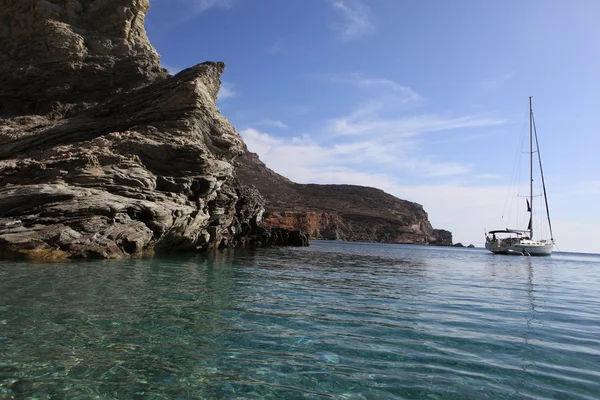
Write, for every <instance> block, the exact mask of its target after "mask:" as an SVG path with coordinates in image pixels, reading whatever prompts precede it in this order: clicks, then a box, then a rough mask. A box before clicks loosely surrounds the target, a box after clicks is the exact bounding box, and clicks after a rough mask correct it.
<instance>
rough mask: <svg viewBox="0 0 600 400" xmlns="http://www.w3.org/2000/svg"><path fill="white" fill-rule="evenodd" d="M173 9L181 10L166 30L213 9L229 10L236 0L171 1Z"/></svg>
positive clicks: (167, 25)
mask: <svg viewBox="0 0 600 400" xmlns="http://www.w3.org/2000/svg"><path fill="white" fill-rule="evenodd" d="M169 2H172V3H173V7H176V9H177V10H180V12H179V13H178V16H177V17H175V19H173V20H172V21H170V22H168V23H167V24H166V25H165V26H166V28H173V27H176V26H178V25H181V24H183V23H185V22H187V21H189V20H190V19H192V18H194V17H195V16H197V15H198V14H201V13H203V12H205V11H208V10H210V9H213V8H222V9H229V8H231V7H232V6H233V2H234V0H169Z"/></svg>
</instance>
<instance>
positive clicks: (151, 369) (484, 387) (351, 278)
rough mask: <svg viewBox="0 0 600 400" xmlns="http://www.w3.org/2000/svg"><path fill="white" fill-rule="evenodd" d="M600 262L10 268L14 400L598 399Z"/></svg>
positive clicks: (398, 249)
mask: <svg viewBox="0 0 600 400" xmlns="http://www.w3.org/2000/svg"><path fill="white" fill-rule="evenodd" d="M598 283H600V257H598V256H594V255H573V254H558V255H557V256H556V257H555V256H553V257H552V258H547V259H538V258H530V257H499V256H493V255H488V254H487V253H485V252H483V251H480V250H477V249H437V248H428V247H421V246H401V245H398V246H395V245H367V244H349V243H323V242H316V243H314V244H313V245H312V246H311V247H309V248H299V249H293V248H290V249H258V250H239V251H222V252H217V253H215V254H213V255H210V256H199V257H194V258H182V259H154V260H129V261H118V262H107V261H104V262H90V263H71V264H53V265H50V266H48V265H36V264H23V263H3V264H2V265H0V399H20V398H28V397H31V398H39V399H50V398H57V399H67V398H68V399H87V398H97V399H163V398H164V399H197V398H233V399H236V398H237V399H250V398H256V399H262V398H285V399H295V398H303V399H307V398H308V399H326V398H331V399H427V400H431V399H434V400H435V399H517V398H518V399H597V398H600V384H599V383H598V382H600V372H598V371H600V324H598V323H597V321H598V320H599V319H600V298H599V297H598V295H597V288H598V286H597V285H598Z"/></svg>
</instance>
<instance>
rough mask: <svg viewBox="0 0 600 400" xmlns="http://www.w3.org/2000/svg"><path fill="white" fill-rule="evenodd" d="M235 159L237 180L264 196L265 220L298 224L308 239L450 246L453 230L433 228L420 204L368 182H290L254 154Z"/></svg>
mask: <svg viewBox="0 0 600 400" xmlns="http://www.w3.org/2000/svg"><path fill="white" fill-rule="evenodd" d="M235 163H236V165H237V168H236V174H237V176H238V178H239V180H240V181H241V182H242V183H244V184H246V185H254V186H256V188H258V190H259V191H260V192H261V194H263V196H265V198H266V200H267V203H266V213H265V219H264V222H265V224H267V225H272V226H278V227H284V228H287V229H302V230H303V231H305V232H307V233H309V234H310V237H311V238H313V239H333V240H338V239H339V240H349V241H365V242H385V243H414V244H426V243H427V244H434V245H440V246H449V245H452V233H451V232H449V231H446V230H442V229H433V227H432V226H431V223H430V222H429V220H428V216H427V213H426V212H425V210H423V207H422V206H421V205H420V204H417V203H413V202H410V201H406V200H401V199H399V198H397V197H394V196H392V195H390V194H388V193H385V192H383V191H382V190H379V189H375V188H371V187H364V186H353V185H313V184H307V185H304V184H298V183H294V182H292V181H290V180H289V179H287V178H285V177H283V176H281V175H279V174H277V173H275V172H274V171H272V170H271V169H269V168H268V167H267V166H266V165H265V164H264V163H263V162H262V161H261V160H260V159H259V158H258V156H257V155H256V154H253V153H245V154H244V155H242V156H241V157H239V158H237V159H236V161H235Z"/></svg>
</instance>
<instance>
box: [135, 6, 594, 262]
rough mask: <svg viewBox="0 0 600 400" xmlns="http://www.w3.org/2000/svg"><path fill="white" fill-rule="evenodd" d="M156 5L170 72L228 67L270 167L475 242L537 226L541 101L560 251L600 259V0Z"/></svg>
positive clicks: (154, 36) (229, 89) (231, 111)
mask: <svg viewBox="0 0 600 400" xmlns="http://www.w3.org/2000/svg"><path fill="white" fill-rule="evenodd" d="M150 4H151V9H150V12H149V14H148V17H147V19H146V29H147V31H148V35H149V37H150V40H151V41H152V43H153V45H154V46H155V47H156V49H157V50H158V52H159V53H160V55H161V61H162V63H163V66H165V68H167V69H168V70H169V71H170V72H171V73H177V72H178V71H180V70H182V69H184V68H188V67H191V66H193V65H196V64H198V63H201V62H204V61H224V62H225V63H226V65H227V67H226V71H225V73H224V74H223V76H222V81H223V84H222V88H221V91H220V93H219V108H220V109H221V111H222V113H223V114H224V115H225V116H226V117H227V118H228V119H229V120H230V121H231V122H232V124H233V125H234V126H235V128H236V129H237V131H238V132H239V133H240V134H241V135H242V137H243V138H244V141H245V142H246V144H247V146H248V148H249V150H250V151H252V152H255V153H258V155H259V156H260V158H261V160H262V161H263V162H265V163H266V164H267V166H268V167H270V168H271V169H273V170H274V171H276V172H278V173H279V174H281V175H284V176H285V177H287V178H289V179H291V180H293V181H295V182H298V183H321V184H327V183H335V184H354V185H363V186H373V187H376V188H379V189H382V190H384V191H386V192H388V193H390V194H393V195H394V196H397V197H399V198H402V199H406V200H410V201H414V202H417V203H419V204H422V205H423V207H424V209H425V211H427V213H428V215H429V220H430V221H431V223H432V225H433V226H434V227H435V228H440V229H447V230H450V231H451V232H452V233H453V239H454V242H461V243H463V244H465V245H467V244H474V245H475V246H483V245H484V240H485V236H484V234H485V232H486V231H489V230H492V229H504V228H507V227H509V228H522V229H524V228H525V227H526V225H527V224H526V222H523V220H522V219H523V216H524V214H525V212H524V211H525V207H526V206H525V203H524V202H525V200H524V199H523V198H521V197H519V198H518V197H517V196H516V192H515V191H514V190H513V189H514V188H515V187H518V186H519V184H518V181H519V179H518V177H519V176H521V178H524V179H525V180H526V172H524V173H523V174H525V175H523V174H521V175H519V174H518V173H516V172H515V171H517V170H520V168H517V167H516V166H517V165H521V164H519V163H518V162H517V161H518V160H519V159H520V158H521V157H520V156H522V155H523V154H524V153H525V152H526V151H527V149H526V148H525V149H524V148H523V147H522V144H523V143H524V142H523V140H525V139H524V138H525V137H526V136H527V135H528V132H529V103H528V101H529V96H533V109H534V115H535V123H536V128H537V132H538V136H539V143H540V154H541V156H542V160H543V168H544V174H545V180H546V187H547V193H548V201H549V207H550V214H551V218H552V227H553V231H554V239H555V240H556V244H557V247H558V250H561V251H575V252H590V253H600V240H599V238H598V237H597V236H596V234H598V233H600V228H599V225H600V175H599V174H598V170H599V169H600V168H599V167H600V160H599V158H600V156H599V155H598V152H599V150H598V149H600V135H599V129H600V112H599V111H598V110H599V109H600V98H599V96H600V45H599V43H600V42H599V41H600V24H598V23H597V17H598V16H599V15H600V1H597V0H571V1H559V0H530V1H521V0H503V1H480V0H454V1H441V0H436V1H433V0H420V1H401V0H302V1H296V0H150ZM525 156H526V157H527V154H525ZM525 159H526V158H525ZM534 183H535V184H536V191H535V195H536V199H538V197H537V195H538V194H540V193H541V191H540V190H541V189H537V187H538V186H537V184H538V183H539V179H538V178H537V177H535V178H534ZM511 188H512V189H511ZM524 193H525V192H523V190H522V189H519V195H523V194H524ZM540 198H541V197H540ZM513 200H515V201H517V204H518V206H515V205H513V204H514V201H513ZM535 209H536V210H539V213H540V214H541V213H543V211H542V210H541V208H540V207H538V206H537V205H536V206H535ZM536 214H538V213H536ZM515 217H516V218H518V220H515V219H514V218H515ZM513 221H514V222H513ZM515 224H517V225H518V226H514V225H515ZM535 226H536V233H537V231H540V230H539V229H537V227H538V226H539V227H542V226H543V221H542V222H539V223H538V222H536V225H535ZM538 238H539V239H544V238H546V239H547V237H538Z"/></svg>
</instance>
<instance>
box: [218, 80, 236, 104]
mask: <svg viewBox="0 0 600 400" xmlns="http://www.w3.org/2000/svg"><path fill="white" fill-rule="evenodd" d="M237 95H238V92H237V91H236V90H235V85H234V84H233V83H229V82H222V83H221V88H220V89H219V96H218V98H219V100H221V101H223V100H227V99H230V98H232V97H236V96H237Z"/></svg>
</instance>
